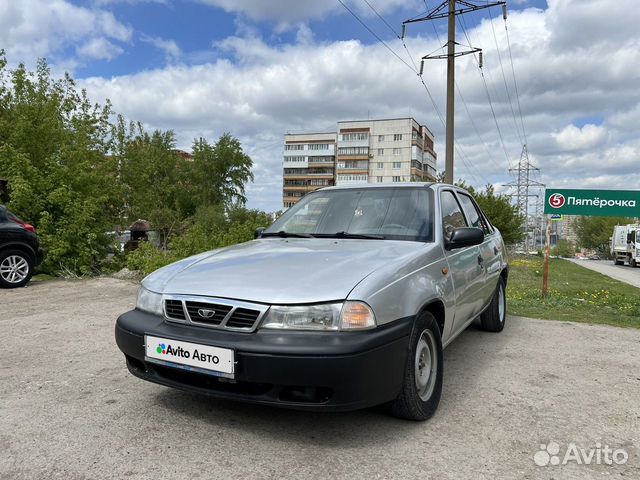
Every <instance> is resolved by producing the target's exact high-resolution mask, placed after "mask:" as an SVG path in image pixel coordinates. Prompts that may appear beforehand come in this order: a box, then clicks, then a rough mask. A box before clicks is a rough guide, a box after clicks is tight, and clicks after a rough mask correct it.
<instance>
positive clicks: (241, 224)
mask: <svg viewBox="0 0 640 480" xmlns="http://www.w3.org/2000/svg"><path fill="white" fill-rule="evenodd" d="M270 223H271V217H270V216H269V215H267V214H266V213H264V212H260V211H258V210H247V209H245V208H243V207H234V208H232V209H230V210H229V211H227V212H225V211H224V209H222V207H203V208H200V209H199V210H198V211H197V212H196V214H195V215H194V216H193V217H192V218H191V219H190V222H189V225H188V226H187V227H186V229H185V231H184V233H182V234H180V235H174V236H173V237H172V238H171V239H170V241H169V248H168V250H161V249H157V248H155V247H154V246H152V245H151V244H148V243H142V244H141V245H140V247H139V248H138V249H137V250H135V251H133V252H131V253H129V254H128V256H127V267H128V268H130V269H131V270H139V271H141V272H142V273H143V274H144V275H148V274H149V273H151V272H153V271H154V270H157V269H158V268H160V267H163V266H165V265H168V264H169V263H172V262H175V261H177V260H180V259H182V258H185V257H189V256H191V255H196V254H198V253H201V252H206V251H209V250H214V249H217V248H222V247H227V246H229V245H235V244H237V243H243V242H247V241H249V240H252V239H253V236H254V232H255V230H256V228H258V227H266V226H268V225H269V224H270Z"/></svg>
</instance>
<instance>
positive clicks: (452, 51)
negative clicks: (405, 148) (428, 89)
mask: <svg viewBox="0 0 640 480" xmlns="http://www.w3.org/2000/svg"><path fill="white" fill-rule="evenodd" d="M497 6H502V9H503V17H504V18H505V19H506V17H507V3H506V2H504V1H500V2H492V3H486V4H482V5H476V4H474V3H472V2H469V1H467V0H444V1H443V2H442V3H441V4H440V5H438V6H437V7H435V8H434V9H433V10H431V11H430V12H427V14H426V15H424V16H417V17H413V18H410V19H409V20H406V21H404V22H402V37H404V33H405V30H406V26H407V25H408V24H410V23H417V22H424V21H427V20H436V19H438V18H447V19H448V31H449V34H448V39H447V53H446V55H433V54H430V55H425V56H424V57H422V63H421V65H420V73H421V74H422V71H423V69H424V61H425V60H431V59H441V58H446V59H447V114H446V117H447V120H446V122H447V123H446V137H447V138H446V139H445V171H444V181H445V183H453V178H454V177H453V163H454V162H453V160H454V159H453V151H454V148H455V142H454V110H455V96H454V88H455V59H456V57H460V56H462V55H468V54H470V53H476V52H479V53H480V67H482V53H481V49H479V48H471V47H470V46H469V48H470V49H469V50H466V51H460V52H456V45H460V44H459V43H457V42H456V15H463V14H465V13H469V12H475V11H476V10H482V9H485V8H489V7H497Z"/></svg>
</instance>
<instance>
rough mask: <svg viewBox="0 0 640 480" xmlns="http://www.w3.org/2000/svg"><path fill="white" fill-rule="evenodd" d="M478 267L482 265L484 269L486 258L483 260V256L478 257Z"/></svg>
mask: <svg viewBox="0 0 640 480" xmlns="http://www.w3.org/2000/svg"><path fill="white" fill-rule="evenodd" d="M478 265H480V268H484V258H482V255H478Z"/></svg>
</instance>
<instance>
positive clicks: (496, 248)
mask: <svg viewBox="0 0 640 480" xmlns="http://www.w3.org/2000/svg"><path fill="white" fill-rule="evenodd" d="M493 253H494V254H495V255H498V253H500V250H498V247H496V246H495V245H494V247H493Z"/></svg>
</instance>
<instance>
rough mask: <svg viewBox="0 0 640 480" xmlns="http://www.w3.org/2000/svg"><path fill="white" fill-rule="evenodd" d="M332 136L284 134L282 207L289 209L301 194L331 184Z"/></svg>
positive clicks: (334, 154)
mask: <svg viewBox="0 0 640 480" xmlns="http://www.w3.org/2000/svg"><path fill="white" fill-rule="evenodd" d="M335 166H336V134H335V133H334V132H332V133H304V134H287V135H285V142H284V167H283V205H284V207H285V208H289V207H290V206H292V205H294V204H295V203H296V202H297V201H298V200H300V198H302V197H303V196H304V195H305V194H307V193H309V192H312V191H313V190H317V189H318V188H322V187H328V186H330V185H335Z"/></svg>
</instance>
